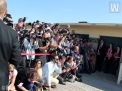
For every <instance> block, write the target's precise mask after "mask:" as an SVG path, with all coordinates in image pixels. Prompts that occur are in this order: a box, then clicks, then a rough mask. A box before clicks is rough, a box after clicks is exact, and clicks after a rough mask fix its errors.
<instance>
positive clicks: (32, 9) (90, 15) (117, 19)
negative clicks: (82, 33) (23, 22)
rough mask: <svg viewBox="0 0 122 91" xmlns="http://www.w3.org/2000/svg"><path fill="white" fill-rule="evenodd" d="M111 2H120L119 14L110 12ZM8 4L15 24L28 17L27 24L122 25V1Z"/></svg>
mask: <svg viewBox="0 0 122 91" xmlns="http://www.w3.org/2000/svg"><path fill="white" fill-rule="evenodd" d="M110 2H117V3H118V2H119V5H120V7H119V8H120V12H119V13H111V12H110V9H109V6H110ZM7 3H8V13H10V14H12V16H13V20H14V21H15V22H17V20H18V18H20V17H24V16H26V17H27V22H30V21H35V20H40V21H43V22H50V23H56V22H59V23H77V22H79V21H87V22H89V23H122V0H7Z"/></svg>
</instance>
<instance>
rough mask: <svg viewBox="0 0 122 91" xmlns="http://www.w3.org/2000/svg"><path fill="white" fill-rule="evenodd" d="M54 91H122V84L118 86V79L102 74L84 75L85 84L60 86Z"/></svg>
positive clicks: (76, 83)
mask: <svg viewBox="0 0 122 91" xmlns="http://www.w3.org/2000/svg"><path fill="white" fill-rule="evenodd" d="M53 91H122V83H121V84H120V85H117V84H116V77H114V76H112V75H108V74H104V73H100V72H96V73H94V74H91V75H88V74H83V82H82V83H80V82H75V83H70V82H67V83H66V85H58V86H57V88H55V89H54V90H53Z"/></svg>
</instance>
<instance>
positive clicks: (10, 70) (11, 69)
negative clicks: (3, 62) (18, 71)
mask: <svg viewBox="0 0 122 91" xmlns="http://www.w3.org/2000/svg"><path fill="white" fill-rule="evenodd" d="M13 71H14V65H13V64H9V72H13Z"/></svg>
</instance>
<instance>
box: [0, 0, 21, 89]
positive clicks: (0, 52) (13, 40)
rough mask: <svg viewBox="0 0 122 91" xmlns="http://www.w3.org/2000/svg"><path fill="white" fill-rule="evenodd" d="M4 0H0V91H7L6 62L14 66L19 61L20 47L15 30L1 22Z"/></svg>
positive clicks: (5, 7)
mask: <svg viewBox="0 0 122 91" xmlns="http://www.w3.org/2000/svg"><path fill="white" fill-rule="evenodd" d="M6 11H7V3H6V0H0V91H8V90H7V85H8V82H9V70H8V69H9V67H8V63H11V64H14V65H15V67H16V66H17V64H18V61H20V49H19V43H18V37H17V34H16V32H15V31H14V30H13V29H12V28H10V27H9V26H7V25H5V24H4V23H3V18H4V16H5V15H6Z"/></svg>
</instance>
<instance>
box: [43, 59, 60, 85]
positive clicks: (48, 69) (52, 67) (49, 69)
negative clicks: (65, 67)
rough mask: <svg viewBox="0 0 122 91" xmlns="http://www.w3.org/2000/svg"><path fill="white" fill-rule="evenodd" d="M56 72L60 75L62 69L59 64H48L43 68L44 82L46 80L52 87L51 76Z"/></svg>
mask: <svg viewBox="0 0 122 91" xmlns="http://www.w3.org/2000/svg"><path fill="white" fill-rule="evenodd" d="M54 71H55V72H57V73H59V74H60V73H61V71H62V69H61V68H59V67H58V66H57V64H56V63H54V62H53V61H51V62H48V63H46V64H45V65H44V67H43V68H42V77H43V80H44V81H45V80H46V82H47V84H48V85H49V86H51V75H52V74H53V72H54Z"/></svg>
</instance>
